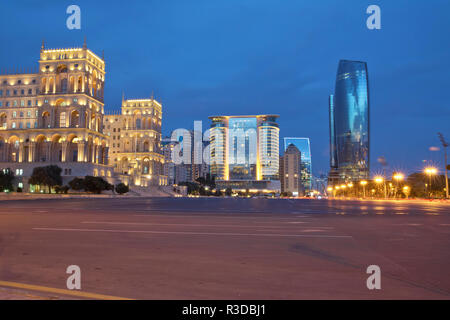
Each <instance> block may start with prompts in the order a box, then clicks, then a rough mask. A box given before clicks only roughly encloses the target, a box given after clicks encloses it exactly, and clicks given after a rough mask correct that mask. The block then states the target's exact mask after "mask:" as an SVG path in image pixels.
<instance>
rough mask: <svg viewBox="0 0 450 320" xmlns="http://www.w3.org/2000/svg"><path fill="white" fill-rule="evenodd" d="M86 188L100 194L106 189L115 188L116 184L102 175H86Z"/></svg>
mask: <svg viewBox="0 0 450 320" xmlns="http://www.w3.org/2000/svg"><path fill="white" fill-rule="evenodd" d="M84 190H85V191H86V192H92V193H96V194H100V193H102V191H104V190H114V186H113V185H112V184H110V183H108V182H107V181H106V180H104V179H103V178H101V177H93V176H86V177H85V178H84Z"/></svg>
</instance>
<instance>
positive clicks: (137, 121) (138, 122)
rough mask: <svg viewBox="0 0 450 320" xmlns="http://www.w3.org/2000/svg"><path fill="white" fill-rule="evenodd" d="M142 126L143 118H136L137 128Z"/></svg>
mask: <svg viewBox="0 0 450 320" xmlns="http://www.w3.org/2000/svg"><path fill="white" fill-rule="evenodd" d="M140 128H141V119H136V129H140Z"/></svg>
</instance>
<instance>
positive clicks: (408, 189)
mask: <svg viewBox="0 0 450 320" xmlns="http://www.w3.org/2000/svg"><path fill="white" fill-rule="evenodd" d="M410 192H411V188H410V187H408V186H404V187H403V193H404V194H405V196H406V199H408V197H409V193H410Z"/></svg>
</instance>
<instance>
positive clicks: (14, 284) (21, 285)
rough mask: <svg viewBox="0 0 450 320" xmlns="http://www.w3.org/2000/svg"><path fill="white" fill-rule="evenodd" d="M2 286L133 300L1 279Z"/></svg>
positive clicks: (103, 298)
mask: <svg viewBox="0 0 450 320" xmlns="http://www.w3.org/2000/svg"><path fill="white" fill-rule="evenodd" d="M0 286H3V287H9V288H18V289H26V290H33V291H40V292H49V293H56V294H62V295H66V296H74V297H80V298H89V299H98V300H132V299H128V298H122V297H115V296H108V295H104V294H98V293H90V292H84V291H74V290H66V289H58V288H50V287H44V286H37V285H32V284H25V283H19V282H10V281H0Z"/></svg>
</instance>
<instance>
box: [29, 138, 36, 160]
mask: <svg viewBox="0 0 450 320" xmlns="http://www.w3.org/2000/svg"><path fill="white" fill-rule="evenodd" d="M35 149H36V142H34V141H32V142H30V143H29V144H28V162H33V161H34V151H35Z"/></svg>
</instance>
